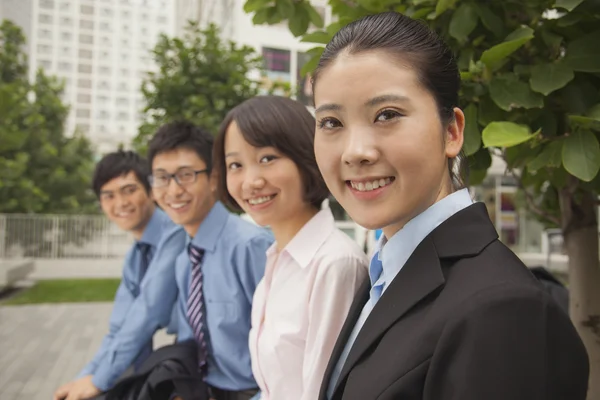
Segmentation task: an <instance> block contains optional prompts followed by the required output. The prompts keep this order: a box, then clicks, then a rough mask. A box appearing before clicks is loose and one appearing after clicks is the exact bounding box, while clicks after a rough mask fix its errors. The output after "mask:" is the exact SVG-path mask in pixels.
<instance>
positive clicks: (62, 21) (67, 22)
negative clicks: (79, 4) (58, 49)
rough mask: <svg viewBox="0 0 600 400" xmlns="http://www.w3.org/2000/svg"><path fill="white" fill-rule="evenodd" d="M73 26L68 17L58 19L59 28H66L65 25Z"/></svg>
mask: <svg viewBox="0 0 600 400" xmlns="http://www.w3.org/2000/svg"><path fill="white" fill-rule="evenodd" d="M72 24H73V20H72V19H71V18H69V17H60V25H61V26H67V25H72Z"/></svg>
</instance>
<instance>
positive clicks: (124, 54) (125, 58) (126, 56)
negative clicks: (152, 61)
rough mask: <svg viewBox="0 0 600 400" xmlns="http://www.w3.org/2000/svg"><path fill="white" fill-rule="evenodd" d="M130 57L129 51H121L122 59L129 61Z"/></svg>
mask: <svg viewBox="0 0 600 400" xmlns="http://www.w3.org/2000/svg"><path fill="white" fill-rule="evenodd" d="M128 59H129V55H128V54H127V53H121V60H122V61H127V60H128Z"/></svg>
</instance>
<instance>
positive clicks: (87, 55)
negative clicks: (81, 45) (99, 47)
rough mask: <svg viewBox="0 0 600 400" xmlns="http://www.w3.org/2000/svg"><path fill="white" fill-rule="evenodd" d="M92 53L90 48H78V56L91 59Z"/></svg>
mask: <svg viewBox="0 0 600 400" xmlns="http://www.w3.org/2000/svg"><path fill="white" fill-rule="evenodd" d="M93 55H94V53H93V52H92V51H91V50H84V49H79V58H86V59H88V60H89V59H91V58H92V57H93Z"/></svg>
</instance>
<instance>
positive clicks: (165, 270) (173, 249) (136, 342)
mask: <svg viewBox="0 0 600 400" xmlns="http://www.w3.org/2000/svg"><path fill="white" fill-rule="evenodd" d="M185 241H186V235H185V231H184V230H183V228H181V227H179V226H177V225H175V224H174V223H172V222H171V220H170V219H169V218H168V217H167V215H166V214H165V213H164V212H163V211H162V210H160V209H158V208H157V209H156V210H155V211H154V214H153V215H152V218H151V219H150V221H149V223H148V226H147V227H146V229H145V230H144V233H143V235H142V238H141V240H140V242H142V243H147V244H149V245H151V251H150V255H151V256H152V259H151V261H150V264H149V265H148V270H147V271H146V273H145V275H144V276H143V278H142V280H141V281H140V278H139V277H140V276H141V271H140V267H141V259H140V257H141V253H140V251H139V250H138V249H137V248H136V245H135V244H134V245H133V246H132V248H131V249H130V250H129V252H128V253H127V256H126V257H125V265H124V267H123V279H122V280H121V284H120V286H119V288H118V290H117V294H116V296H115V301H114V306H113V311H112V314H111V317H110V330H109V332H108V334H107V335H106V336H105V337H104V340H103V341H102V344H101V346H100V349H99V350H98V352H97V353H96V355H95V357H94V358H93V359H92V361H91V362H90V363H89V364H88V365H87V366H86V367H85V368H84V369H83V371H81V373H80V374H79V376H80V377H81V376H86V375H93V377H92V382H93V383H94V385H95V386H96V387H97V388H98V389H100V390H102V391H106V390H108V389H110V388H111V387H112V386H113V385H114V383H115V381H116V380H117V379H118V378H119V377H120V376H121V375H122V374H123V373H124V372H125V371H126V370H127V369H128V368H129V367H130V366H132V365H134V366H136V367H137V366H139V365H140V364H141V363H142V362H143V361H144V360H145V359H146V358H147V357H148V355H149V354H150V353H151V352H152V337H153V335H154V333H155V332H156V331H157V330H158V329H160V328H163V327H166V326H167V325H168V324H169V323H170V321H171V318H172V315H173V310H174V309H176V304H177V302H176V300H177V284H176V281H175V260H176V259H177V256H178V255H179V254H180V253H181V251H182V249H183V248H184V246H185Z"/></svg>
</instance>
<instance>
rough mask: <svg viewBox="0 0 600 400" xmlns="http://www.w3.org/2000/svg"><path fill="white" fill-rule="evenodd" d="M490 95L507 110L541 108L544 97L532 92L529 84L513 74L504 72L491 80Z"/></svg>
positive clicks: (499, 105)
mask: <svg viewBox="0 0 600 400" xmlns="http://www.w3.org/2000/svg"><path fill="white" fill-rule="evenodd" d="M490 97H491V98H492V100H494V103H496V104H497V105H498V107H500V108H501V109H503V110H505V111H510V110H512V109H513V108H541V107H543V106H544V97H543V96H542V95H541V94H539V93H535V92H532V91H531V89H530V87H529V85H528V84H526V83H525V82H521V81H519V80H518V79H517V77H516V76H515V75H513V74H503V75H499V76H497V77H496V78H494V79H492V81H491V82H490Z"/></svg>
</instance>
